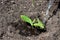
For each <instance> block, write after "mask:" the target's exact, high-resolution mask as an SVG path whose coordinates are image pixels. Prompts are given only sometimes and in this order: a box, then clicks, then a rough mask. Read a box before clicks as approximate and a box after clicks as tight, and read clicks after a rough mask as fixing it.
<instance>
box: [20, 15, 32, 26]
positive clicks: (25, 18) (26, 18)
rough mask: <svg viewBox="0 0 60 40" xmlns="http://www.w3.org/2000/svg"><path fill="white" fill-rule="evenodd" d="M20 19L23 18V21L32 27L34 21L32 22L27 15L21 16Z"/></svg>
mask: <svg viewBox="0 0 60 40" xmlns="http://www.w3.org/2000/svg"><path fill="white" fill-rule="evenodd" d="M20 17H21V19H22V20H23V21H24V22H27V23H30V24H31V26H32V25H33V23H32V20H31V19H30V18H29V17H28V16H26V15H21V16H20Z"/></svg>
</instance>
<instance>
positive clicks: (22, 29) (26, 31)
mask: <svg viewBox="0 0 60 40" xmlns="http://www.w3.org/2000/svg"><path fill="white" fill-rule="evenodd" d="M11 25H12V27H15V29H16V30H19V34H20V35H22V36H32V35H34V36H37V35H39V34H41V33H42V32H46V28H45V29H39V28H35V27H33V28H32V27H31V25H30V24H28V23H25V22H23V21H20V20H19V21H18V22H12V23H11Z"/></svg>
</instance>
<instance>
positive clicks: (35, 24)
mask: <svg viewBox="0 0 60 40" xmlns="http://www.w3.org/2000/svg"><path fill="white" fill-rule="evenodd" d="M37 22H38V23H34V26H35V27H37V26H38V27H40V28H41V29H44V26H45V25H44V24H43V22H42V21H41V20H39V19H38V18H37Z"/></svg>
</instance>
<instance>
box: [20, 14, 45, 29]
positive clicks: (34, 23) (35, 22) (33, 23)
mask: <svg viewBox="0 0 60 40" xmlns="http://www.w3.org/2000/svg"><path fill="white" fill-rule="evenodd" d="M20 17H21V19H22V20H23V21H24V22H28V23H29V24H31V26H35V27H40V28H41V29H44V26H45V25H44V23H43V22H42V21H41V20H39V18H37V19H34V20H33V21H32V20H31V19H30V18H29V17H28V16H26V15H21V16H20Z"/></svg>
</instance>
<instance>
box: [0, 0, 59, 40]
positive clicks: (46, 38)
mask: <svg viewBox="0 0 60 40" xmlns="http://www.w3.org/2000/svg"><path fill="white" fill-rule="evenodd" d="M56 1H57V2H56ZM48 3H49V0H35V1H34V5H32V4H33V3H32V0H0V40H60V1H59V0H55V2H54V3H53V5H52V7H51V8H50V10H49V17H48V18H47V20H46V22H45V29H39V28H36V27H34V28H32V27H31V25H30V24H28V23H26V22H23V21H22V20H21V18H20V15H22V14H24V15H27V16H29V17H30V18H31V19H32V20H33V19H34V18H36V17H38V18H39V19H41V20H42V21H44V20H43V19H44V15H45V13H46V10H47V5H48Z"/></svg>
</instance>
